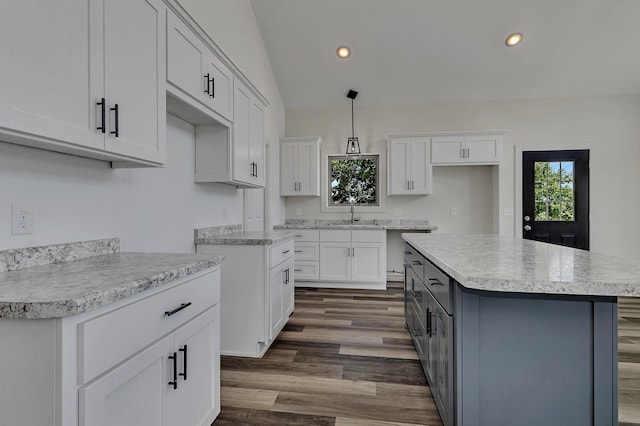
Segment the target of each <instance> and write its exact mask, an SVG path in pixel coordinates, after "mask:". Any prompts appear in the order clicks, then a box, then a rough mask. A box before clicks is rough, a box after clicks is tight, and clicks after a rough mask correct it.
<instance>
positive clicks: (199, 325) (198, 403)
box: [79, 306, 220, 426]
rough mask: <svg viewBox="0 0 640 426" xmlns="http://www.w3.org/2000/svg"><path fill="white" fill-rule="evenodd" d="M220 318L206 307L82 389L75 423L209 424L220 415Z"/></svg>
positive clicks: (107, 425) (135, 425)
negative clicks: (171, 331)
mask: <svg viewBox="0 0 640 426" xmlns="http://www.w3.org/2000/svg"><path fill="white" fill-rule="evenodd" d="M219 316H220V307H219V306H215V307H213V308H211V309H209V310H208V311H206V312H205V313H203V314H202V315H200V316H198V317H197V318H195V319H193V320H192V321H190V322H188V323H187V324H185V325H184V326H182V327H181V328H179V329H178V330H176V331H175V332H174V333H173V334H171V335H169V336H166V337H164V338H162V339H160V340H159V341H158V342H156V343H154V344H153V345H152V346H151V347H149V348H147V349H145V350H143V351H142V352H140V353H139V354H137V355H135V356H134V357H133V358H131V359H130V360H128V361H126V362H124V363H122V364H121V365H120V366H119V367H117V368H116V369H115V370H113V371H111V372H109V373H107V374H105V375H104V376H102V377H101V378H99V379H98V380H96V381H94V382H92V383H90V384H88V385H85V386H82V387H81V388H80V393H79V398H80V406H79V408H80V415H79V419H80V421H79V424H80V425H81V426H84V425H96V426H102V425H104V426H110V425H119V426H127V425H130V426H138V425H146V424H148V425H209V424H210V422H211V420H210V419H212V418H215V416H216V415H217V413H219V411H220V402H219V392H218V386H219V384H218V382H217V381H216V378H217V377H219V371H220V360H219V356H218V354H217V348H218V344H217V342H218V340H219V327H220V325H219V323H218V320H217V318H219ZM159 385H160V386H159Z"/></svg>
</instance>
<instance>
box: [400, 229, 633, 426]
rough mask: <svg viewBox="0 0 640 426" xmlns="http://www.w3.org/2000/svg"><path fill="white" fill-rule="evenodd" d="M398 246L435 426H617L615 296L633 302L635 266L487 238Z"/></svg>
mask: <svg viewBox="0 0 640 426" xmlns="http://www.w3.org/2000/svg"><path fill="white" fill-rule="evenodd" d="M402 238H403V239H404V240H405V241H406V242H407V245H406V247H405V270H406V277H405V291H406V293H405V294H406V299H407V325H408V328H409V330H410V332H411V333H412V336H413V338H414V343H415V345H416V348H417V350H418V353H419V355H420V359H421V361H422V363H423V367H424V370H425V375H426V377H427V380H428V381H429V384H430V386H431V388H432V394H433V396H434V399H435V401H436V405H437V406H438V409H439V411H440V414H441V416H442V419H443V423H444V424H445V426H448V425H464V426H474V425H478V426H480V425H510V426H513V425H532V424H533V425H542V424H544V425H616V424H617V416H618V413H617V388H618V386H617V350H618V348H617V297H618V296H631V297H640V263H639V262H635V261H632V260H627V259H620V258H615V257H611V256H606V255H603V254H598V253H591V252H587V251H582V250H576V249H572V248H567V247H561V246H555V245H550V244H545V243H540V242H535V241H529V240H521V239H514V238H511V237H502V236H498V235H449V234H402Z"/></svg>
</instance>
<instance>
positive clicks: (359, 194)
mask: <svg viewBox="0 0 640 426" xmlns="http://www.w3.org/2000/svg"><path fill="white" fill-rule="evenodd" d="M378 158H379V156H377V155H362V156H358V157H347V156H344V155H342V156H330V157H329V205H332V206H337V205H344V204H353V205H356V206H362V205H368V206H377V205H378V204H379V201H378Z"/></svg>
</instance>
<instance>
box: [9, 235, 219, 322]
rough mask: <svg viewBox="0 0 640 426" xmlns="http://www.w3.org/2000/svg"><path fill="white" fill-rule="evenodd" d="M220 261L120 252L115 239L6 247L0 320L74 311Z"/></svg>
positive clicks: (194, 256) (213, 257) (201, 256)
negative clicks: (15, 247) (28, 246)
mask: <svg viewBox="0 0 640 426" xmlns="http://www.w3.org/2000/svg"><path fill="white" fill-rule="evenodd" d="M92 243H94V244H92ZM98 245H101V246H102V247H100V249H98V250H96V249H95V247H96V246H98ZM223 260H224V256H221V255H212V254H208V255H205V254H189V253H177V254H174V253H120V250H119V241H118V240H117V239H110V240H96V241H92V242H83V243H69V244H58V245H54V246H42V247H32V248H28V249H17V250H5V251H2V252H0V318H19V319H38V318H59V317H67V316H72V315H78V314H81V313H83V312H88V311H91V310H93V309H97V308H99V307H102V306H105V305H107V304H109V303H112V302H115V301H118V300H121V299H124V298H127V297H130V296H133V295H135V294H138V293H140V292H142V291H145V290H148V289H152V288H156V287H159V286H162V285H165V284H168V283H170V282H172V281H174V280H176V279H179V278H182V277H186V276H188V275H191V274H194V273H197V272H199V271H202V270H204V269H207V268H209V267H211V266H215V265H218V264H220V263H221V262H222V261H223Z"/></svg>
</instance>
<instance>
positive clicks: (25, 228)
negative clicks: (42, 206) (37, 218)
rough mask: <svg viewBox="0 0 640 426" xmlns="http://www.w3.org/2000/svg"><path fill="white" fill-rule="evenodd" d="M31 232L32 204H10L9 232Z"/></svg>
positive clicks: (16, 233) (24, 233)
mask: <svg viewBox="0 0 640 426" xmlns="http://www.w3.org/2000/svg"><path fill="white" fill-rule="evenodd" d="M32 233H33V206H28V205H17V204H14V205H13V206H11V234H12V235H26V234H32Z"/></svg>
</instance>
